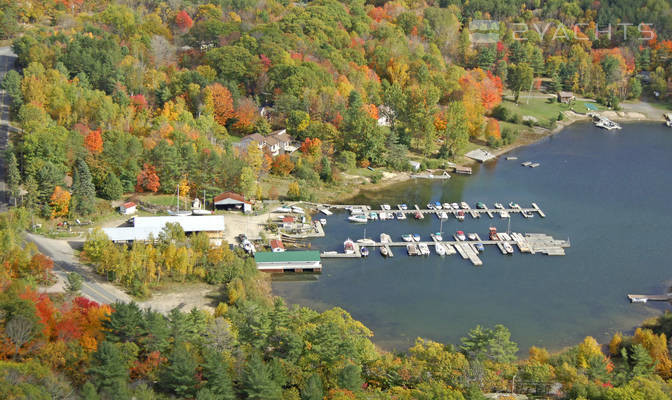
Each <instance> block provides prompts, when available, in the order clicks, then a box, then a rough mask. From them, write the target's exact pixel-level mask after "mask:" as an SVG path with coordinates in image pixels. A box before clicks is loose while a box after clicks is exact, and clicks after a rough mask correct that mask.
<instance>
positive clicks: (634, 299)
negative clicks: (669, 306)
mask: <svg viewBox="0 0 672 400" xmlns="http://www.w3.org/2000/svg"><path fill="white" fill-rule="evenodd" d="M628 300H630V302H631V303H646V302H648V301H672V293H667V294H629V295H628Z"/></svg>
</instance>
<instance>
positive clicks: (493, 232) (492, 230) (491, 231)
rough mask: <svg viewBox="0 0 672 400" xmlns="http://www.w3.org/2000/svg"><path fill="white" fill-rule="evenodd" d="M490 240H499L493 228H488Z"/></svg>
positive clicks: (495, 229)
mask: <svg viewBox="0 0 672 400" xmlns="http://www.w3.org/2000/svg"><path fill="white" fill-rule="evenodd" d="M490 240H499V237H498V236H497V228H495V227H494V226H491V227H490Z"/></svg>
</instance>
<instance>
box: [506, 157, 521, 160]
mask: <svg viewBox="0 0 672 400" xmlns="http://www.w3.org/2000/svg"><path fill="white" fill-rule="evenodd" d="M506 159H507V160H509V161H513V160H517V159H518V157H506Z"/></svg>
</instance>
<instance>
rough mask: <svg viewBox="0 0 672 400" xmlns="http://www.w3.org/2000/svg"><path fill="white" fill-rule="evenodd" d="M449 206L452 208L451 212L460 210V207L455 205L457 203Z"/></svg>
mask: <svg viewBox="0 0 672 400" xmlns="http://www.w3.org/2000/svg"><path fill="white" fill-rule="evenodd" d="M450 206H451V207H453V210H459V209H460V205H459V204H457V203H450Z"/></svg>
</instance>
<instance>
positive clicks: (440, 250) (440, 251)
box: [434, 243, 446, 256]
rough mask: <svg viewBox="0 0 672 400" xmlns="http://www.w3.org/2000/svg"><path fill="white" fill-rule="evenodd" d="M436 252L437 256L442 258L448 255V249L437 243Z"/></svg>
mask: <svg viewBox="0 0 672 400" xmlns="http://www.w3.org/2000/svg"><path fill="white" fill-rule="evenodd" d="M434 251H436V254H438V255H440V256H445V255H446V248H445V247H443V245H442V244H441V243H437V244H435V245H434Z"/></svg>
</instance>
